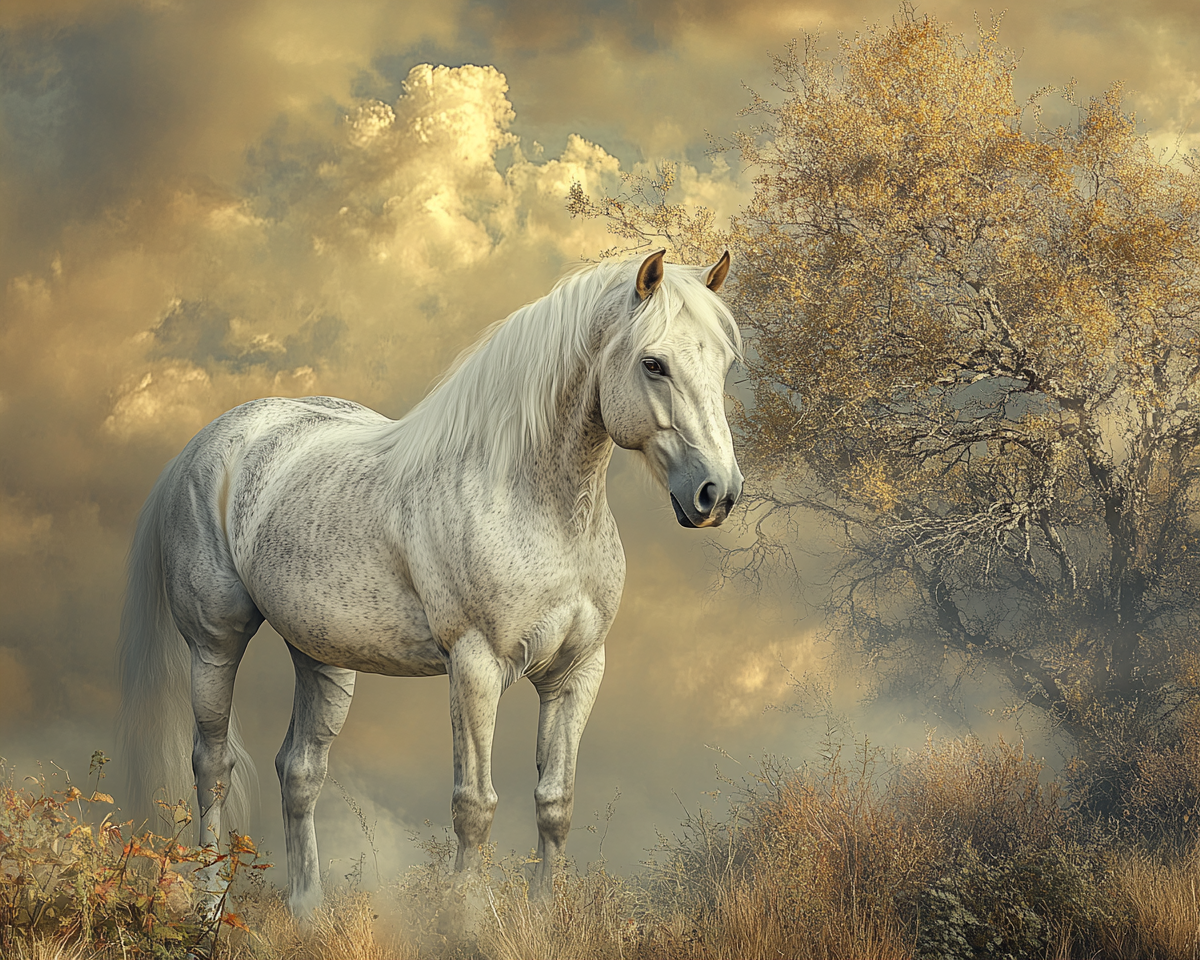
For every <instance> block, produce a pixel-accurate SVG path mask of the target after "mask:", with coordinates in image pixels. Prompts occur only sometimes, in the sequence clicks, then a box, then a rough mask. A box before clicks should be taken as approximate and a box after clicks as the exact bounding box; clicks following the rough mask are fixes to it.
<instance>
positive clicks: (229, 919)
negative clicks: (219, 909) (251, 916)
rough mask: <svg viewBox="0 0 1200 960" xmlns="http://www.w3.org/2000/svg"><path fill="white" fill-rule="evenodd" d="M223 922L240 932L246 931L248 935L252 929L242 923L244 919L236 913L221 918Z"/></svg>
mask: <svg viewBox="0 0 1200 960" xmlns="http://www.w3.org/2000/svg"><path fill="white" fill-rule="evenodd" d="M221 922H222V923H224V924H228V925H229V926H231V927H236V928H237V929H238V930H245V931H246V932H247V933H249V932H250V928H249V927H248V926H246V924H244V923H243V922H242V918H241V917H239V916H238V915H237V914H236V913H227V914H225V915H224V916H222V917H221Z"/></svg>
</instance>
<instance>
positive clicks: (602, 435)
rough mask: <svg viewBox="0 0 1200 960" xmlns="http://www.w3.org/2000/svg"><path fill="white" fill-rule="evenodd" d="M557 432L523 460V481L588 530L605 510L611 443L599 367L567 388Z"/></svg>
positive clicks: (561, 397)
mask: <svg viewBox="0 0 1200 960" xmlns="http://www.w3.org/2000/svg"><path fill="white" fill-rule="evenodd" d="M557 410H558V415H557V416H556V417H555V420H554V428H553V430H551V431H550V433H549V434H548V435H547V436H546V437H544V438H543V439H542V440H541V441H540V442H539V443H538V444H537V446H536V448H535V449H534V450H532V451H530V453H531V456H528V457H526V458H523V463H522V465H521V467H520V473H521V480H522V481H523V482H525V483H528V484H530V485H531V486H532V487H534V488H535V490H536V492H537V494H538V500H540V501H541V502H543V503H547V504H553V505H554V508H555V509H556V510H558V511H561V513H562V514H563V515H564V517H566V518H567V519H569V520H570V522H571V523H572V524H573V525H575V526H577V527H579V528H581V529H586V528H588V527H590V526H591V525H592V524H593V523H594V522H595V520H596V519H598V518H599V517H600V516H601V515H602V512H603V510H604V509H605V508H606V507H607V503H608V501H607V499H606V497H605V476H606V474H607V472H608V463H609V460H610V459H611V458H612V451H613V442H612V440H611V439H610V438H609V436H608V431H607V430H605V428H604V421H603V419H602V418H601V415H600V390H599V380H598V377H597V375H596V372H595V369H594V368H593V367H589V368H587V369H584V370H582V371H578V372H577V375H576V376H573V377H571V378H570V379H569V380H568V381H567V382H566V384H565V385H564V386H563V388H562V390H561V392H560V394H559V398H558V403H557Z"/></svg>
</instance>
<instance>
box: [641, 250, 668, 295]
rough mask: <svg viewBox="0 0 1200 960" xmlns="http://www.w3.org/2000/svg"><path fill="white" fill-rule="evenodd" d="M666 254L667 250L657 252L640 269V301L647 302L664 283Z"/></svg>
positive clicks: (643, 262)
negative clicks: (664, 258) (664, 259)
mask: <svg viewBox="0 0 1200 960" xmlns="http://www.w3.org/2000/svg"><path fill="white" fill-rule="evenodd" d="M666 253H667V251H666V250H656V251H655V252H654V253H652V254H650V256H648V257H647V258H646V259H645V260H643V261H642V265H641V266H640V267H638V272H637V295H638V299H639V300H645V299H646V298H647V297H648V296H650V294H652V293H653V292H654V291H655V290H657V289H658V285H659V284H660V283H662V278H663V257H664V256H666Z"/></svg>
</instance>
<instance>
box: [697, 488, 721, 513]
mask: <svg viewBox="0 0 1200 960" xmlns="http://www.w3.org/2000/svg"><path fill="white" fill-rule="evenodd" d="M716 505H717V485H716V484H715V483H713V482H712V481H711V480H710V481H708V483H706V484H705V485H704V486H702V487H701V488H700V492H699V493H697V494H696V509H697V510H699V511H700V515H701V516H702V517H707V516H708V515H709V514H710V513H712V512H713V507H715V506H716Z"/></svg>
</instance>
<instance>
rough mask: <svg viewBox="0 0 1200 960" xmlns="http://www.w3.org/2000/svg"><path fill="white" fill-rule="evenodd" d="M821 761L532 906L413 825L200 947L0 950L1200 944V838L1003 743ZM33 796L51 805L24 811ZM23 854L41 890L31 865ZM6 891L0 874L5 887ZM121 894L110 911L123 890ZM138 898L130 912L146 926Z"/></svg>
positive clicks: (339, 956) (1057, 951)
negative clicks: (417, 846) (409, 847)
mask: <svg viewBox="0 0 1200 960" xmlns="http://www.w3.org/2000/svg"><path fill="white" fill-rule="evenodd" d="M830 756H831V759H829V760H828V762H826V763H825V764H824V765H822V766H821V767H819V768H815V769H810V770H801V771H793V770H789V769H785V768H781V767H779V766H772V765H770V764H767V765H764V767H763V769H762V771H761V772H760V774H759V775H758V776H757V777H756V778H754V779H753V780H752V781H751V782H749V783H747V784H745V785H744V788H743V789H742V791H741V792H740V793H739V794H738V795H737V796H736V798H735V800H734V802H733V803H731V804H730V806H729V809H728V810H727V812H726V813H724V814H723V815H721V816H714V815H713V814H712V813H711V812H708V811H697V812H696V813H695V814H694V815H693V816H690V817H688V818H687V820H686V821H685V822H684V824H683V825H682V833H681V835H680V836H678V837H672V838H663V839H662V840H661V842H660V845H659V847H658V848H657V849H656V851H655V853H654V856H653V858H652V860H651V861H650V862H649V863H648V864H647V870H646V872H645V873H644V874H642V875H641V876H639V877H636V878H632V879H622V878H620V877H617V876H614V875H613V874H611V873H609V872H608V871H607V870H606V869H605V868H604V866H603V864H598V865H593V867H592V868H591V869H588V870H582V871H576V870H574V869H572V868H571V867H570V865H566V869H564V870H563V871H561V873H560V876H559V878H558V879H557V880H556V886H555V891H554V899H553V902H551V903H548V904H542V903H538V902H532V901H531V900H530V898H529V893H528V883H527V879H526V878H527V871H528V870H529V869H530V864H529V863H528V862H527V861H526V860H522V859H521V858H518V857H509V858H504V859H500V860H496V859H494V858H492V857H489V858H488V860H487V864H486V870H485V872H484V873H483V874H482V875H481V876H480V877H477V878H475V879H474V880H472V881H469V882H465V883H464V882H462V881H461V879H460V878H456V877H454V876H453V875H452V874H451V871H450V863H451V862H452V858H453V851H454V842H453V837H452V836H450V835H449V834H447V835H445V836H443V837H441V838H437V837H434V838H431V839H428V840H426V841H424V843H423V846H424V849H425V852H426V854H427V862H426V863H425V864H424V865H423V866H421V867H418V868H414V869H413V870H411V871H410V872H409V873H408V874H407V875H406V876H405V877H403V878H401V879H400V880H399V881H397V882H396V883H395V884H393V885H392V886H389V887H386V888H385V889H382V890H379V891H376V892H374V893H373V894H367V893H363V892H359V891H344V890H343V891H335V892H331V894H330V896H329V898H328V903H327V906H326V907H325V908H324V909H323V910H322V911H320V912H319V913H318V914H317V916H316V917H314V918H313V920H312V921H311V922H309V923H307V924H299V923H297V922H296V921H295V920H294V919H293V918H292V917H291V916H290V915H289V914H288V912H287V909H286V907H285V905H284V903H283V901H282V899H281V896H280V894H279V893H278V891H275V890H270V889H267V888H265V887H264V886H262V885H259V886H258V887H251V888H248V889H244V890H243V891H242V892H240V893H239V894H237V895H236V896H235V897H232V898H231V899H230V901H229V905H228V910H229V911H230V913H231V914H232V913H233V912H234V911H236V917H237V918H238V920H239V922H240V923H242V924H244V926H245V927H246V928H247V929H245V930H241V929H237V927H238V924H237V923H234V924H229V923H227V924H225V925H223V926H222V928H221V937H220V939H219V940H218V943H217V945H216V948H215V950H214V949H213V943H212V940H211V938H209V939H207V940H203V939H201V940H197V939H195V938H193V939H191V940H189V941H186V942H185V941H183V940H172V939H170V938H166V939H163V938H159V939H158V940H153V941H152V940H150V939H148V938H147V937H146V936H145V935H144V933H145V931H144V929H141V930H139V929H138V928H137V927H129V928H125V927H120V928H118V929H117V932H116V935H115V936H114V934H113V930H114V928H113V927H112V926H111V925H110V926H107V927H105V926H103V925H100V926H96V925H93V926H92V927H86V926H85V925H83V924H81V923H79V922H75V921H73V920H72V919H71V918H70V917H69V916H67V917H66V918H60V919H58V920H56V923H55V924H54V925H50V926H39V925H37V924H34V923H27V924H26V927H25V928H24V929H22V930H13V929H10V930H8V931H7V933H6V936H7V937H8V946H7V947H6V948H4V949H3V950H0V953H2V954H3V956H4V957H5V958H6V960H8V958H12V960H115V958H117V957H121V958H122V960H129V958H130V957H134V956H147V957H148V956H153V957H155V958H156V960H184V958H185V957H187V956H190V957H193V958H196V960H215V958H220V960H475V958H480V960H483V958H487V960H518V958H519V960H539V958H551V957H553V958H556V960H558V958H561V960H575V958H598V960H609V958H619V960H625V958H629V960H650V958H653V960H684V958H687V960H734V958H743V957H781V956H782V957H791V958H797V960H810V958H811V960H817V958H820V960H839V958H847V960H850V958H860V957H872V958H895V960H908V958H912V960H929V958H933V957H936V958H938V960H974V958H984V957H1011V958H1025V957H1037V958H1042V957H1045V958H1059V960H1068V958H1075V957H1096V958H1125V957H1147V958H1162V960H1175V958H1184V957H1187V958H1196V957H1197V956H1200V905H1198V901H1200V897H1198V894H1197V890H1196V885H1197V882H1198V881H1200V877H1198V876H1197V874H1198V873H1200V848H1196V847H1193V848H1190V849H1191V850H1192V852H1191V853H1190V854H1188V855H1186V856H1181V855H1178V854H1172V853H1171V852H1170V851H1171V850H1178V849H1180V848H1179V847H1178V846H1175V847H1171V848H1163V849H1162V850H1161V851H1160V853H1159V854H1157V855H1156V854H1153V853H1152V852H1150V850H1149V848H1145V847H1129V848H1128V849H1126V848H1124V847H1121V848H1120V849H1121V853H1120V855H1118V854H1117V853H1116V850H1115V848H1113V847H1112V845H1111V844H1107V845H1105V844H1098V843H1096V839H1095V838H1096V837H1097V836H1099V833H1098V832H1097V829H1096V826H1095V824H1089V825H1088V829H1087V830H1080V829H1079V827H1080V824H1079V823H1078V822H1077V815H1076V814H1074V813H1072V812H1071V809H1070V808H1069V806H1068V805H1067V804H1066V803H1065V800H1064V797H1063V794H1062V792H1061V791H1060V789H1059V787H1058V786H1057V785H1056V784H1055V783H1054V782H1051V781H1049V780H1048V778H1046V777H1045V776H1044V775H1043V771H1042V769H1041V766H1040V764H1038V763H1037V762H1035V761H1034V760H1033V759H1032V758H1030V757H1028V756H1027V755H1025V753H1024V752H1023V751H1022V750H1021V749H1020V748H1019V747H1012V746H1009V745H1006V744H1004V743H1003V742H999V743H997V744H995V745H992V746H986V745H984V744H981V743H979V742H978V741H973V740H966V741H956V742H953V743H946V744H940V745H935V744H932V743H931V744H929V745H928V746H927V748H926V749H925V750H924V751H922V752H921V753H919V754H918V755H916V756H913V757H910V758H909V759H908V760H907V761H906V762H904V763H902V764H899V765H897V764H895V763H892V762H885V761H884V760H883V758H882V757H880V756H879V755H878V754H877V753H876V752H874V751H872V750H870V749H869V747H868V745H866V744H863V745H862V747H860V748H859V750H858V751H857V752H856V754H855V757H854V759H853V761H849V762H844V761H843V760H842V757H841V754H840V753H839V752H838V751H836V750H833V751H831V753H830ZM11 799H12V798H10V800H11ZM57 802H58V801H55V803H57ZM73 802H77V799H76V801H73ZM22 803H24V806H20V805H18V806H17V808H16V809H17V813H18V814H19V816H18V820H20V822H22V823H25V824H26V826H29V825H30V824H31V823H33V825H34V826H36V827H37V829H39V830H45V831H47V832H46V833H45V836H44V837H43V838H42V839H43V840H44V841H45V842H46V843H47V844H50V846H51V847H53V844H54V843H55V842H56V838H58V840H61V838H62V837H63V836H64V835H65V834H64V830H65V831H66V834H69V833H70V829H68V828H69V827H70V825H69V823H68V822H67V821H66V820H61V819H59V817H60V814H61V812H62V811H61V808H59V807H55V806H54V805H53V803H47V802H46V801H45V800H41V801H38V800H37V798H35V797H30V796H26V797H25V798H24V800H23V801H22ZM1156 809H1157V808H1156ZM47 810H49V811H50V812H52V813H53V814H54V816H53V817H51V818H49V819H47V820H45V821H42V820H37V821H36V823H35V822H34V821H32V820H30V819H29V816H28V815H30V814H37V815H38V816H40V815H41V813H44V812H46V811H47ZM12 816H13V814H12V811H11V810H10V812H9V817H10V821H11V819H12ZM21 818H24V819H21ZM35 820H36V818H35ZM10 825H11V824H10ZM0 832H2V831H0ZM94 833H95V832H94V831H93V835H94ZM84 835H85V836H86V835H87V834H86V833H84ZM30 836H32V834H30V835H27V837H26V839H29V837H30ZM1083 836H1088V837H1090V838H1091V840H1090V841H1089V843H1087V844H1085V843H1083V842H1082V841H1081V840H1080V839H1079V838H1080V837H1083ZM7 840H8V838H5V839H4V840H0V843H3V842H7ZM110 846H112V845H111V844H110ZM5 849H6V850H7V852H4V851H3V850H0V861H3V863H4V864H7V866H5V870H6V871H7V873H8V874H11V873H12V869H13V868H12V864H13V863H14V862H15V861H14V860H12V856H14V855H15V854H14V853H13V849H12V846H11V844H10V845H9V847H7V848H5ZM64 849H65V848H64V847H63V846H62V844H61V843H59V853H58V854H55V855H56V856H58V857H59V860H60V861H63V862H64V863H66V862H67V861H64V860H63V858H62V856H61V852H62V850H64ZM30 851H32V852H30ZM53 852H54V851H53V849H50V850H49V852H38V848H37V847H36V844H35V845H34V846H33V847H29V848H28V849H26V850H25V852H24V853H22V854H21V855H22V856H24V857H26V861H27V862H28V864H34V863H35V862H36V863H43V861H45V862H48V860H49V857H50V854H51V853H53ZM117 853H118V851H117V849H116V848H115V847H113V848H112V849H111V850H110V851H109V854H107V855H109V856H116V855H117ZM185 854H186V851H183V853H181V854H180V855H181V856H182V855H185ZM85 865H86V863H85V861H84V860H81V859H80V858H79V857H78V856H75V858H74V859H73V860H70V862H69V864H68V866H70V868H71V870H73V871H74V873H71V870H65V868H64V872H62V873H61V876H63V877H69V878H70V879H71V882H72V884H74V886H73V889H79V890H84V889H86V888H87V887H88V884H87V883H80V882H78V881H79V878H80V877H81V876H82V871H83V868H84V866H85ZM110 866H111V864H110ZM39 869H40V870H41V878H42V889H43V891H44V892H45V891H46V890H49V889H50V888H49V887H47V886H46V883H45V880H46V878H47V877H48V876H49V874H48V873H47V871H46V869H45V868H44V867H40V868H39ZM104 869H109V867H105V868H104ZM29 875H30V876H31V877H32V876H33V875H34V874H33V873H30V874H29ZM85 879H86V878H85ZM92 879H95V878H92ZM10 880H11V876H10ZM17 886H20V885H13V884H11V883H10V887H11V888H12V889H10V891H9V893H10V894H11V896H10V900H11V901H12V902H14V903H16V902H18V901H19V899H20V898H19V897H17V896H16V893H15V891H16V888H17ZM51 892H53V891H51ZM20 893H21V895H22V896H24V895H25V894H27V893H29V891H26V890H24V889H23V888H22V890H21V891H20ZM145 895H147V896H149V900H148V901H147V904H146V907H147V909H149V910H151V911H154V910H157V911H159V914H157V915H160V916H161V917H162V920H160V921H158V922H160V923H161V922H165V921H166V920H168V919H169V916H168V914H167V913H166V912H165V911H166V909H167V903H166V901H165V900H162V899H161V898H160V899H155V898H156V897H157V896H158V894H157V893H155V892H154V889H153V888H147V890H146V891H145ZM21 902H25V903H26V904H27V905H28V904H29V903H33V901H32V900H29V899H28V897H27V898H26V901H21ZM55 902H56V903H59V904H60V906H62V907H69V905H70V904H69V902H67V901H55ZM87 902H89V901H87V900H86V898H85V899H84V900H81V901H79V903H81V904H85V905H86V903H87ZM89 909H91V908H89ZM122 909H125V910H126V913H127V914H128V905H126V907H123V908H122ZM129 915H130V916H133V914H129ZM147 915H148V914H147V913H146V912H145V910H143V912H142V913H141V914H138V915H137V916H139V917H140V918H141V921H142V923H143V927H144V921H145V918H146V916H147ZM23 916H26V917H27V919H28V916H29V914H28V910H27V912H26V914H25V915H23ZM121 916H125V914H121ZM180 922H181V923H185V922H186V921H180ZM10 926H11V925H10ZM180 929H187V928H186V927H181V928H180ZM192 929H198V928H196V927H195V926H193V928H192ZM89 930H91V931H92V932H91V933H90V934H88V931H89Z"/></svg>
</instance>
